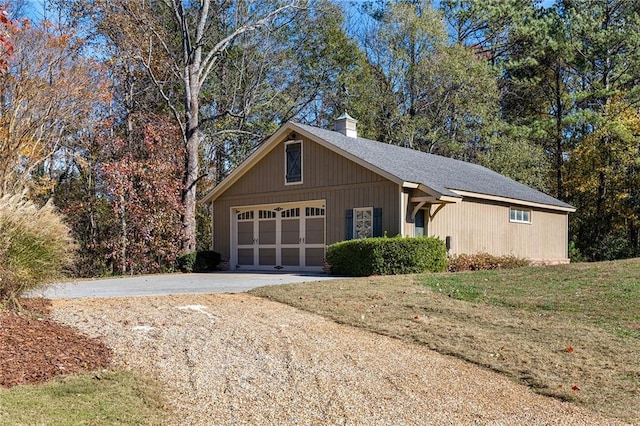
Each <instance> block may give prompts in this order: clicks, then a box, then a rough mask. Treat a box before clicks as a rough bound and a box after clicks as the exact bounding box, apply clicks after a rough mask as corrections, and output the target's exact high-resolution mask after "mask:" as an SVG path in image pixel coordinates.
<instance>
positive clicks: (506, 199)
mask: <svg viewBox="0 0 640 426" xmlns="http://www.w3.org/2000/svg"><path fill="white" fill-rule="evenodd" d="M451 191H452V192H454V193H456V194H458V195H460V196H461V197H471V198H480V199H483V200H490V201H501V202H504V203H509V204H517V205H522V206H528V207H537V208H543V209H548V210H558V211H563V212H567V213H573V212H575V211H576V208H575V207H573V206H569V205H567V206H568V207H564V206H556V205H553V204H547V203H537V202H534V201H526V200H519V199H517V198H509V197H501V196H498V195H489V194H481V193H479V192H471V191H463V190H460V189H451Z"/></svg>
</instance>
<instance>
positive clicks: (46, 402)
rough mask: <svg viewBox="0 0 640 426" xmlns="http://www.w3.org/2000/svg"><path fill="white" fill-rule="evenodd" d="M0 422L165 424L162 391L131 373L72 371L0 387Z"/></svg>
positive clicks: (24, 423) (0, 423)
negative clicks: (35, 382)
mask: <svg viewBox="0 0 640 426" xmlns="http://www.w3.org/2000/svg"><path fill="white" fill-rule="evenodd" d="M0 401H2V403H1V404H0V425H12V426H13V425H33V424H43V425H44V424H47V425H49V424H59V425H71V424H73V425H156V424H163V422H164V421H163V413H164V407H163V404H162V398H161V396H160V390H159V388H158V387H157V385H156V384H154V383H153V382H152V381H151V380H148V379H145V378H142V377H140V376H139V375H138V374H136V375H134V374H133V373H130V372H105V373H99V374H82V375H73V376H67V377H63V378H59V379H56V380H54V381H51V382H48V383H45V384H42V385H21V386H15V387H12V388H10V389H3V388H0Z"/></svg>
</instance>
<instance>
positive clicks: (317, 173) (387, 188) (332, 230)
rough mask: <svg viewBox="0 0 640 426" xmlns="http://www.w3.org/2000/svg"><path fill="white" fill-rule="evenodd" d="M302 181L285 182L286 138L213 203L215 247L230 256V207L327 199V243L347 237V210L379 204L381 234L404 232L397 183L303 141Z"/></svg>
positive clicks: (316, 145)
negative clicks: (380, 209)
mask: <svg viewBox="0 0 640 426" xmlns="http://www.w3.org/2000/svg"><path fill="white" fill-rule="evenodd" d="M302 152H303V171H302V173H303V178H302V179H303V183H302V184H300V185H285V183H284V173H285V171H284V158H285V156H284V142H282V143H280V144H278V145H276V147H275V148H274V149H273V150H272V151H271V152H270V153H269V154H267V156H266V157H265V158H264V159H262V161H260V162H259V163H258V164H256V165H255V166H254V167H253V168H252V169H251V170H249V171H248V172H247V173H246V174H245V175H244V176H242V177H241V178H240V179H239V180H238V181H237V182H236V183H235V184H234V185H232V186H231V187H230V188H229V189H228V190H227V191H225V192H224V193H223V194H221V195H220V196H219V197H218V198H217V199H216V200H215V202H214V209H213V211H214V218H213V228H214V229H213V233H214V243H213V247H214V250H216V251H218V252H219V253H221V254H222V256H223V257H225V258H227V259H228V258H229V257H230V243H231V235H230V229H231V214H230V210H231V208H232V207H239V206H255V205H262V204H269V205H274V204H278V203H288V202H299V201H312V200H325V203H326V224H327V228H326V233H327V235H326V237H327V240H326V243H327V244H332V243H335V242H337V241H342V240H344V239H345V232H346V231H345V212H346V210H347V209H351V208H354V207H381V208H382V227H383V232H386V233H387V235H390V236H393V235H397V234H398V233H399V232H400V228H399V223H400V218H399V217H398V215H399V209H400V208H399V205H398V203H399V187H398V185H397V184H396V183H393V182H390V181H388V180H386V179H385V178H383V177H381V176H379V175H377V174H375V173H373V172H371V171H369V170H368V169H366V168H364V167H362V166H360V165H358V164H356V163H354V162H352V161H351V160H349V159H346V158H344V157H342V156H340V155H337V154H335V153H333V152H332V151H330V150H328V149H326V148H324V147H323V146H321V145H318V144H316V143H314V142H311V141H309V140H303V148H302Z"/></svg>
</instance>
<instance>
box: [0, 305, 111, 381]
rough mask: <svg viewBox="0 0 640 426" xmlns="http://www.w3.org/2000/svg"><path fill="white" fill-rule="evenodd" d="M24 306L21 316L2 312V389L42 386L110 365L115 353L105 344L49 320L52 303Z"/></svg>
mask: <svg viewBox="0 0 640 426" xmlns="http://www.w3.org/2000/svg"><path fill="white" fill-rule="evenodd" d="M21 303H22V306H23V308H24V310H23V311H22V312H20V313H16V312H10V311H0V386H4V387H11V386H14V385H17V384H23V383H41V382H45V381H47V380H51V379H52V378H54V377H56V376H60V375H63V374H70V373H79V372H86V371H94V370H98V369H101V368H104V367H106V366H108V365H109V361H110V358H111V351H110V350H109V348H107V347H106V346H105V345H104V344H103V343H101V342H100V341H99V340H97V339H90V338H88V337H86V336H83V335H81V334H79V333H78V332H77V331H76V330H74V329H73V328H71V327H67V326H64V325H62V324H58V323H56V322H54V321H52V320H51V319H50V318H48V317H49V308H50V306H51V302H50V301H49V300H46V299H23V300H21Z"/></svg>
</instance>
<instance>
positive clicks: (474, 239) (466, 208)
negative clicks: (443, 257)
mask: <svg viewBox="0 0 640 426" xmlns="http://www.w3.org/2000/svg"><path fill="white" fill-rule="evenodd" d="M509 207H510V206H509V205H508V204H489V203H486V202H482V201H463V202H461V203H459V204H452V205H448V206H445V207H444V208H443V209H442V210H441V211H440V212H439V213H438V214H437V215H436V217H435V218H434V220H433V221H432V222H430V225H431V227H430V229H429V234H430V235H436V236H438V237H440V238H442V239H444V238H445V237H446V236H447V235H452V236H453V238H454V250H453V252H454V253H456V254H460V253H469V254H472V253H477V252H488V253H491V254H495V255H505V254H512V255H514V256H517V257H525V258H529V259H533V260H542V259H547V260H554V259H558V260H564V259H566V257H567V254H566V248H565V246H566V244H567V243H566V240H567V237H566V235H567V226H566V218H567V214H566V213H563V212H553V211H547V210H541V209H532V223H531V224H521V223H512V222H510V221H509Z"/></svg>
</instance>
